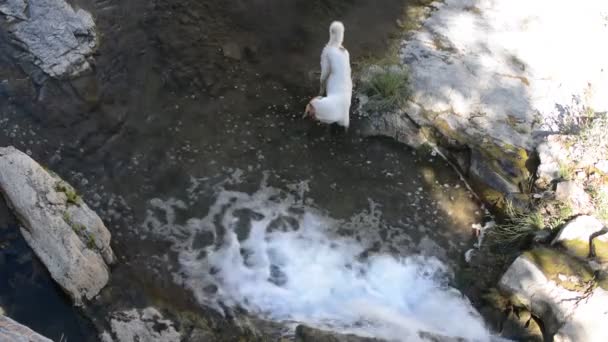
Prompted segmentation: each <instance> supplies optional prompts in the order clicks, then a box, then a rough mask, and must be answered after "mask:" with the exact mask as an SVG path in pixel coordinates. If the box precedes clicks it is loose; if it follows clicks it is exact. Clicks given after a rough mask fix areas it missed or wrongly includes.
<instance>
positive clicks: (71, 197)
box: [55, 181, 82, 206]
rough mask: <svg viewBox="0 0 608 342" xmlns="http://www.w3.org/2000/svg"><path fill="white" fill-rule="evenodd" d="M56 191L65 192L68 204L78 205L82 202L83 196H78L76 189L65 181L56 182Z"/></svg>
mask: <svg viewBox="0 0 608 342" xmlns="http://www.w3.org/2000/svg"><path fill="white" fill-rule="evenodd" d="M55 191H58V192H63V193H64V194H65V197H66V201H67V203H68V204H73V205H77V206H80V205H81V204H82V198H80V196H78V194H77V193H76V190H74V188H73V187H72V186H71V185H69V184H68V183H66V182H64V181H58V182H57V183H56V184H55Z"/></svg>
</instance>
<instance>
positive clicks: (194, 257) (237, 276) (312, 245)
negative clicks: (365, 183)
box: [178, 188, 490, 341]
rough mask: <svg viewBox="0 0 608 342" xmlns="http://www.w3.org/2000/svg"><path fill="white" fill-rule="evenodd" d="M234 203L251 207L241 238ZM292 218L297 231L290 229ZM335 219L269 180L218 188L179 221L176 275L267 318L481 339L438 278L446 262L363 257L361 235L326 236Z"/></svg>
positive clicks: (474, 317)
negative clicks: (209, 235)
mask: <svg viewBox="0 0 608 342" xmlns="http://www.w3.org/2000/svg"><path fill="white" fill-rule="evenodd" d="M294 207H299V208H300V211H297V210H296V211H293V210H290V208H292V209H293V208H294ZM243 209H246V210H249V212H255V213H256V214H254V215H253V216H254V217H255V219H254V220H251V222H250V225H249V226H250V233H249V235H248V237H247V238H246V239H241V241H239V239H238V235H237V230H238V228H237V226H238V225H240V227H241V228H242V225H243V221H242V220H241V219H239V218H238V217H239V215H238V212H239V210H240V211H241V212H242V210H243ZM279 217H283V218H290V220H291V222H292V223H290V224H288V223H285V222H287V221H284V224H283V225H278V226H277V225H276V221H275V223H274V225H275V227H279V228H280V229H275V230H273V231H269V229H268V228H269V225H271V222H273V220H276V219H277V218H279ZM295 222H297V226H299V228H298V229H294V228H293V227H291V226H292V225H293V223H295ZM340 224H341V222H340V221H337V220H333V219H331V218H329V217H326V216H324V215H322V214H320V213H318V212H317V211H316V210H314V209H313V208H306V207H303V206H301V205H299V204H298V201H296V200H295V199H294V198H293V197H291V196H288V195H284V194H281V193H280V192H279V191H277V190H274V189H271V188H263V189H262V190H260V191H258V192H256V193H254V194H252V195H248V194H245V193H240V192H230V191H223V192H221V193H220V194H219V196H218V199H217V202H216V203H215V204H214V205H213V206H212V207H211V209H210V211H209V214H208V215H207V216H206V217H205V218H203V219H201V220H198V219H196V220H190V221H189V223H188V224H187V227H186V228H187V229H184V227H181V228H180V232H184V231H190V232H191V235H192V237H191V238H190V239H188V240H187V241H185V242H184V243H182V244H181V245H180V246H179V252H180V263H181V267H182V269H181V272H180V274H179V277H178V278H179V279H180V280H181V281H183V282H184V284H186V285H187V286H189V287H190V288H191V289H192V290H193V291H194V293H195V294H196V295H197V298H198V299H199V300H200V301H201V302H203V303H205V304H209V303H210V302H211V301H212V299H211V296H212V295H211V294H209V293H207V292H205V291H204V290H203V288H204V287H205V286H206V285H208V284H209V283H210V282H213V283H215V284H216V285H217V286H218V288H219V289H218V292H217V293H216V294H215V295H213V296H214V299H213V300H216V299H218V298H219V299H220V300H221V301H222V302H223V303H224V304H225V305H227V306H233V307H236V306H238V307H242V308H245V309H247V310H248V311H249V312H251V313H254V314H256V315H259V316H262V317H264V318H268V319H272V320H277V321H290V322H293V321H295V322H302V323H306V324H309V325H313V326H317V327H320V328H330V329H333V330H336V331H340V332H350V333H356V334H360V335H366V336H374V337H379V338H385V339H389V340H396V341H416V340H420V338H419V336H418V332H420V331H426V332H430V333H435V334H440V335H447V336H453V337H463V338H467V339H470V340H474V341H487V340H489V338H490V337H489V333H488V330H487V329H486V327H485V326H484V324H483V322H482V320H481V318H480V317H479V314H478V313H477V312H476V311H475V310H474V309H473V308H472V306H471V305H470V303H469V301H468V300H467V299H466V298H465V297H463V296H462V295H461V294H460V293H459V292H458V291H456V290H455V289H452V288H450V287H448V286H447V285H446V278H447V269H446V267H445V266H444V265H443V264H442V263H441V262H440V261H439V260H437V259H435V258H428V257H422V256H410V257H406V258H395V257H393V256H390V255H372V256H370V257H364V256H363V255H362V253H363V252H364V251H365V249H366V248H367V247H368V246H366V245H365V241H357V240H356V239H354V238H349V237H340V236H338V235H337V234H335V231H336V229H337V228H339V227H340ZM218 225H221V226H223V227H224V228H225V233H224V234H221V233H219V232H221V231H224V230H223V229H224V228H219V229H218ZM245 226H246V225H245ZM201 232H213V235H214V237H215V239H216V244H214V245H210V246H206V247H204V249H205V251H206V258H201V257H200V252H201V250H200V248H199V249H197V248H195V247H193V244H194V245H196V244H195V243H194V240H195V236H196V235H197V234H200V233H201ZM218 242H219V243H218ZM211 269H214V271H213V272H210V270H211ZM210 273H212V274H213V275H210Z"/></svg>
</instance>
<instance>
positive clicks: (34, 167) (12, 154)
mask: <svg viewBox="0 0 608 342" xmlns="http://www.w3.org/2000/svg"><path fill="white" fill-rule="evenodd" d="M0 190H1V191H2V194H3V195H4V198H5V199H6V202H7V203H8V205H9V206H10V207H11V208H12V209H13V211H14V212H15V215H16V216H17V218H18V219H19V221H20V223H21V233H22V234H23V236H24V238H25V240H26V241H27V243H28V244H29V245H30V247H31V248H32V249H33V250H34V252H35V253H36V255H37V256H38V257H39V258H40V260H41V261H42V262H43V263H44V265H45V266H46V268H47V269H48V270H49V272H50V274H51V277H53V279H54V280H55V281H56V282H57V283H58V284H59V285H60V286H61V287H62V288H63V290H64V291H65V292H66V293H67V294H68V295H69V296H70V297H71V298H72V299H73V301H74V302H75V304H76V305H80V304H82V301H83V299H88V300H90V299H92V298H93V297H94V296H96V295H97V294H98V293H99V291H100V290H101V289H102V288H103V287H104V286H105V285H106V283H107V282H108V279H109V269H108V265H109V264H111V263H113V262H114V261H115V256H114V253H113V252H112V249H111V248H110V237H111V236H110V232H109V231H108V229H107V228H106V227H105V225H104V224H103V222H102V221H101V219H100V218H99V216H97V214H96V213H95V212H94V211H93V210H91V209H90V208H89V207H88V206H87V205H86V203H84V202H83V200H82V199H81V198H80V197H79V196H78V195H77V194H76V192H75V190H74V189H73V188H72V187H71V186H70V185H69V184H68V183H66V182H65V181H63V180H62V179H61V178H59V176H57V175H55V174H52V173H50V172H48V171H47V170H45V169H44V168H43V167H42V166H40V165H39V164H38V163H36V162H35V161H34V160H33V159H32V158H30V157H29V156H28V155H27V154H25V153H23V152H21V151H19V150H17V149H15V148H14V147H6V148H0Z"/></svg>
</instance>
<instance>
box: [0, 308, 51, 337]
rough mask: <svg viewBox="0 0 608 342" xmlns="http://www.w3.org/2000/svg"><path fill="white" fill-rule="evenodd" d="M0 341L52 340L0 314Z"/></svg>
mask: <svg viewBox="0 0 608 342" xmlns="http://www.w3.org/2000/svg"><path fill="white" fill-rule="evenodd" d="M0 341H11V342H53V341H52V340H50V339H48V338H46V337H44V336H42V335H40V334H38V333H37V332H35V331H33V330H32V329H30V328H28V327H26V326H24V325H21V324H19V323H17V322H15V321H13V320H12V319H10V318H8V317H6V316H4V315H0Z"/></svg>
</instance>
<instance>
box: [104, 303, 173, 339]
mask: <svg viewBox="0 0 608 342" xmlns="http://www.w3.org/2000/svg"><path fill="white" fill-rule="evenodd" d="M110 325H111V328H112V332H111V333H110V332H107V331H106V332H104V333H103V334H102V335H101V339H102V341H103V342H137V341H146V342H156V341H158V342H179V341H180V340H181V335H180V333H179V332H178V331H177V330H176V329H175V327H174V324H173V322H171V321H170V320H167V319H165V318H163V316H162V314H161V313H160V312H159V311H158V310H156V309H155V308H152V307H149V308H145V309H143V310H137V309H131V310H126V311H120V312H115V313H113V314H112V318H111V319H110Z"/></svg>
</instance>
